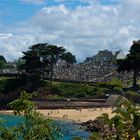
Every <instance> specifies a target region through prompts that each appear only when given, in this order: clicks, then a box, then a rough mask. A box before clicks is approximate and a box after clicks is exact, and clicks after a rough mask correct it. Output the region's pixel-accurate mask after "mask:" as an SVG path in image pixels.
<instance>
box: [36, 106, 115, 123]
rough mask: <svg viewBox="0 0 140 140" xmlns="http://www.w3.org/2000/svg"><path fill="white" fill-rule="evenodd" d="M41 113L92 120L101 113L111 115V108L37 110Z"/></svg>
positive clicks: (72, 118) (70, 118)
mask: <svg viewBox="0 0 140 140" xmlns="http://www.w3.org/2000/svg"><path fill="white" fill-rule="evenodd" d="M38 111H39V112H40V113H42V114H43V115H45V116H47V117H49V118H55V119H67V120H72V121H76V122H85V121H88V120H94V119H96V117H98V116H100V115H101V114H102V113H107V114H109V116H110V117H112V116H113V114H112V111H113V110H112V108H96V109H95V108H93V109H92V108H90V109H80V110H76V109H56V110H38Z"/></svg>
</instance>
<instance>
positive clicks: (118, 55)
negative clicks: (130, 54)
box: [85, 50, 125, 63]
mask: <svg viewBox="0 0 140 140" xmlns="http://www.w3.org/2000/svg"><path fill="white" fill-rule="evenodd" d="M124 58H125V55H124V54H123V52H122V51H121V50H120V51H116V52H112V51H109V50H103V51H99V52H98V53H97V54H96V55H95V56H93V57H87V58H86V61H85V62H90V61H92V62H97V63H103V62H110V61H115V60H117V59H124Z"/></svg>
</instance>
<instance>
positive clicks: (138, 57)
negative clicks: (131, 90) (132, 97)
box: [118, 40, 140, 87]
mask: <svg viewBox="0 0 140 140" xmlns="http://www.w3.org/2000/svg"><path fill="white" fill-rule="evenodd" d="M124 71H128V72H131V71H132V72H133V87H137V76H138V75H139V72H140V40H139V41H134V42H133V44H132V46H131V48H130V51H129V54H127V57H126V58H125V59H123V60H118V72H124Z"/></svg>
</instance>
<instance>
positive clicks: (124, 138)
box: [89, 98, 140, 140]
mask: <svg viewBox="0 0 140 140" xmlns="http://www.w3.org/2000/svg"><path fill="white" fill-rule="evenodd" d="M113 113H115V115H114V117H112V118H109V115H108V114H102V115H101V116H99V117H98V118H97V119H99V120H101V121H102V122H103V123H104V126H105V128H103V132H93V135H92V136H91V137H90V138H89V140H96V139H97V140H131V139H136V140H139V139H140V107H139V106H136V105H135V104H133V103H131V102H130V101H128V100H127V99H125V98H123V102H122V103H121V104H120V107H118V108H117V109H116V110H115V111H114V112H113Z"/></svg>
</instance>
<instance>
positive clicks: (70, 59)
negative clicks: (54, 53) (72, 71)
mask: <svg viewBox="0 0 140 140" xmlns="http://www.w3.org/2000/svg"><path fill="white" fill-rule="evenodd" d="M62 60H66V62H67V63H71V64H73V63H76V62H77V61H76V58H75V56H74V55H72V54H71V53H70V52H66V53H64V54H63V55H62Z"/></svg>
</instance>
